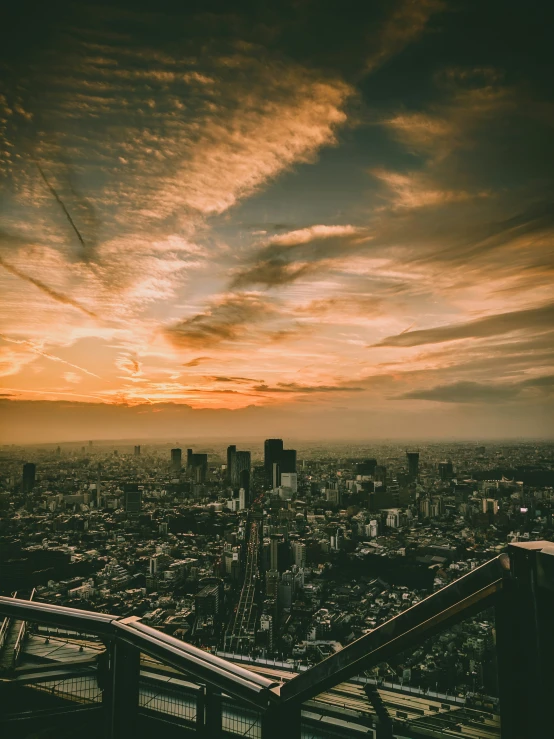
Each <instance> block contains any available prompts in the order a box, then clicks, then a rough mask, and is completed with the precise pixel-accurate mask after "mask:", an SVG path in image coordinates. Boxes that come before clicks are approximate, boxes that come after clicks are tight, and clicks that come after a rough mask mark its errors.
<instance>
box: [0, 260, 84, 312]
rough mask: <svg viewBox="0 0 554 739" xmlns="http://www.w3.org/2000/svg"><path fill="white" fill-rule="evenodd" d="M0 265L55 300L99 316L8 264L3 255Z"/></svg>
mask: <svg viewBox="0 0 554 739" xmlns="http://www.w3.org/2000/svg"><path fill="white" fill-rule="evenodd" d="M0 265H1V266H2V267H4V269H5V270H6V271H8V272H10V273H11V274H12V275H15V276H16V277H19V278H20V279H21V280H25V282H30V283H31V285H34V286H35V287H38V289H39V290H42V292H44V293H46V294H47V295H49V296H50V297H51V298H53V299H54V300H57V301H58V303H63V304H64V305H71V306H73V308H77V310H80V311H81V312H82V313H85V314H86V315H87V316H90V317H91V318H98V316H97V315H96V313H93V312H92V311H91V310H88V308H85V307H84V306H82V305H81V304H80V303H78V302H77V301H76V300H73V298H69V297H68V296H67V295H64V294H63V293H59V292H58V291H57V290H53V289H52V288H51V287H48V285H45V284H44V282H41V280H36V279H35V278H34V277H30V276H29V275H26V274H25V273H24V272H20V270H18V269H17V267H14V266H13V265H11V264H8V263H7V262H5V261H4V260H3V259H2V257H0Z"/></svg>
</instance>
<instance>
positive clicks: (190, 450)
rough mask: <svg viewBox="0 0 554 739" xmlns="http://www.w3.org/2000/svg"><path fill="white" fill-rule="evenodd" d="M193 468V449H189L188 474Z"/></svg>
mask: <svg viewBox="0 0 554 739" xmlns="http://www.w3.org/2000/svg"><path fill="white" fill-rule="evenodd" d="M191 468H192V449H187V472H190V470H191Z"/></svg>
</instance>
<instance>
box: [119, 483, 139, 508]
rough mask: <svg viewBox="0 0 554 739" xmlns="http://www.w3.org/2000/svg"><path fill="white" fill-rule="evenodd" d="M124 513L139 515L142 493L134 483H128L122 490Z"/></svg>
mask: <svg viewBox="0 0 554 739" xmlns="http://www.w3.org/2000/svg"><path fill="white" fill-rule="evenodd" d="M123 495H124V505H125V512H126V513H140V511H141V509H142V492H141V491H140V490H139V487H138V485H137V484H135V483H129V484H128V485H125V486H124V488H123Z"/></svg>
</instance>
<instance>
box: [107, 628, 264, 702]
mask: <svg viewBox="0 0 554 739" xmlns="http://www.w3.org/2000/svg"><path fill="white" fill-rule="evenodd" d="M113 625H114V628H115V630H116V633H117V640H118V641H124V642H126V643H128V644H130V645H132V646H134V647H135V648H137V649H139V650H140V651H142V652H144V653H145V654H148V655H149V656H150V657H154V658H155V659H158V660H160V661H162V662H164V663H165V664H169V665H171V666H172V667H175V668H176V669H177V670H180V671H182V672H184V673H186V674H187V675H189V676H191V677H192V679H194V680H197V681H199V682H200V683H203V684H206V685H211V686H213V687H215V688H218V689H220V690H222V691H223V692H224V693H226V694H227V695H231V696H233V697H234V698H237V699H238V700H241V701H246V702H248V703H252V704H253V705H255V706H256V707H257V708H265V707H267V706H268V705H269V703H270V702H273V701H274V700H275V694H274V693H273V692H272V690H271V689H272V688H273V687H275V686H277V685H278V684H279V683H278V682H277V681H275V680H269V679H268V678H266V677H263V676H262V675H259V674H258V673H255V672H253V671H252V670H246V669H245V668H244V667H240V666H239V665H235V664H232V663H231V662H227V660H224V659H222V658H221V657H217V656H216V655H214V654H210V653H209V652H205V651H204V650H203V649H198V647H194V646H192V644H187V643H186V642H183V641H181V640H179V639H175V638H174V637H172V636H168V635H167V634H164V633H162V632H160V631H158V630H157V629H153V628H151V627H150V626H146V625H145V624H142V623H140V622H139V621H137V620H130V621H129V622H128V623H124V622H121V621H119V622H118V621H115V622H114V624H113Z"/></svg>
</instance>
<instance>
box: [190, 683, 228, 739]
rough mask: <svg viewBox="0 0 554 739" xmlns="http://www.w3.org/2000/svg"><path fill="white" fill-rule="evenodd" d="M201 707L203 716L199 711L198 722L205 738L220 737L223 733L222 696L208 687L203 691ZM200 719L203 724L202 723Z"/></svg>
mask: <svg viewBox="0 0 554 739" xmlns="http://www.w3.org/2000/svg"><path fill="white" fill-rule="evenodd" d="M203 693H204V694H203V696H202V700H201V701H200V705H201V706H202V708H203V711H202V714H203V715H202V714H201V712H200V710H198V711H197V714H196V720H197V721H198V727H197V728H198V730H199V732H200V733H201V734H202V735H203V736H205V737H209V738H210V739H211V737H219V736H221V732H222V723H223V721H222V719H223V717H222V701H221V694H220V693H219V692H217V691H215V690H214V689H213V688H212V687H211V686H210V685H206V686H205V688H204V691H203ZM200 719H202V720H201V722H200Z"/></svg>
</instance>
